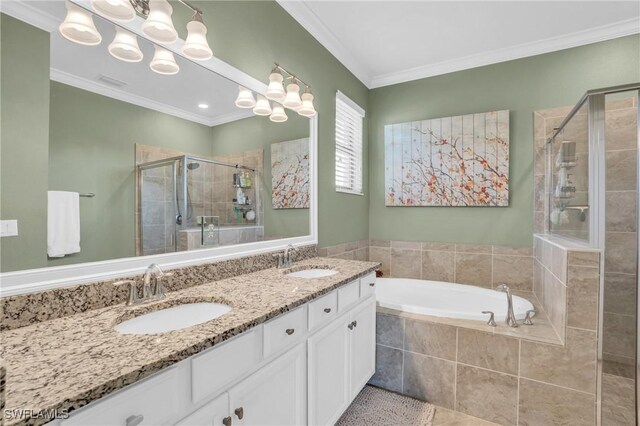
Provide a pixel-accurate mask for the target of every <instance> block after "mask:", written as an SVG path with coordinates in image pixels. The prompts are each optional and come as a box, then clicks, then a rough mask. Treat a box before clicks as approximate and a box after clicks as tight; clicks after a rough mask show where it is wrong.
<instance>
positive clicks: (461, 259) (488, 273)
mask: <svg viewBox="0 0 640 426" xmlns="http://www.w3.org/2000/svg"><path fill="white" fill-rule="evenodd" d="M457 248H458V247H457V245H456V250H457ZM455 268H456V269H455V281H456V283H459V284H470V285H477V286H479V287H487V288H491V286H492V282H491V277H492V256H491V255H490V254H475V253H464V252H463V253H458V252H457V251H456V261H455ZM392 272H393V271H392Z"/></svg>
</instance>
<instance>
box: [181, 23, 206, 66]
mask: <svg viewBox="0 0 640 426" xmlns="http://www.w3.org/2000/svg"><path fill="white" fill-rule="evenodd" d="M182 54H183V55H184V56H186V57H187V58H189V59H193V60H194V61H206V60H207V59H211V57H212V56H213V52H212V51H211V48H210V47H209V43H208V42H207V27H206V26H205V25H204V22H202V13H201V12H195V13H194V15H193V18H191V21H190V22H189V23H188V24H187V40H186V41H185V43H184V46H182Z"/></svg>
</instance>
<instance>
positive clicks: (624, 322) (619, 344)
mask: <svg viewBox="0 0 640 426" xmlns="http://www.w3.org/2000/svg"><path fill="white" fill-rule="evenodd" d="M635 331H636V322H635V317H632V316H627V315H618V314H611V313H606V312H605V314H604V333H603V335H604V340H603V342H602V344H603V349H602V350H603V352H606V353H609V354H612V355H617V356H622V357H626V358H633V357H634V356H635V350H636V339H635Z"/></svg>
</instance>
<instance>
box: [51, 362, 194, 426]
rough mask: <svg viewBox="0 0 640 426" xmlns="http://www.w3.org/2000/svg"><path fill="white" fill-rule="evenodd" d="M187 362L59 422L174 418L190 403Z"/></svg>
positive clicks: (153, 421) (143, 421) (113, 422)
mask: <svg viewBox="0 0 640 426" xmlns="http://www.w3.org/2000/svg"><path fill="white" fill-rule="evenodd" d="M185 367H188V365H187V364H184V363H181V364H179V365H176V366H174V367H169V368H168V369H167V370H166V371H163V372H162V373H159V374H156V375H153V376H151V377H150V378H148V379H146V380H143V381H142V382H139V383H134V384H132V385H130V386H127V387H126V388H124V389H123V390H121V391H119V392H117V393H116V394H114V395H113V396H109V397H107V398H105V399H104V400H98V401H96V402H95V403H93V404H91V405H89V406H87V407H86V408H84V409H82V410H80V411H78V412H77V413H75V414H72V415H71V417H69V419H67V420H63V421H61V422H60V424H61V425H63V426H71V425H78V426H84V425H89V424H90V425H122V426H125V425H126V424H127V419H130V420H129V423H130V424H131V423H132V420H133V419H134V418H136V417H138V418H139V419H141V421H140V422H139V423H136V424H138V425H162V424H167V423H168V422H169V421H172V420H175V417H176V416H178V415H179V414H181V413H182V412H183V410H184V409H185V407H186V405H187V398H186V395H187V394H188V392H189V385H188V378H189V376H188V372H187V368H185Z"/></svg>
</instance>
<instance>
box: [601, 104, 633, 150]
mask: <svg viewBox="0 0 640 426" xmlns="http://www.w3.org/2000/svg"><path fill="white" fill-rule="evenodd" d="M637 120H638V113H637V110H636V109H635V108H633V107H631V106H627V107H626V108H624V109H616V110H610V109H609V106H607V112H606V115H605V122H606V127H605V135H606V141H607V150H609V151H614V150H621V149H637V147H638V136H637V127H636V125H637Z"/></svg>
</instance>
